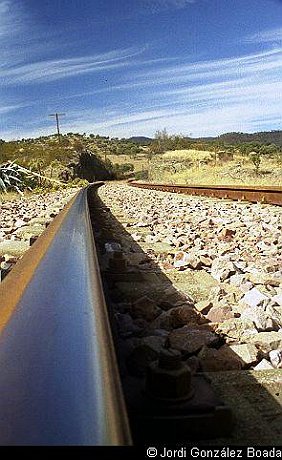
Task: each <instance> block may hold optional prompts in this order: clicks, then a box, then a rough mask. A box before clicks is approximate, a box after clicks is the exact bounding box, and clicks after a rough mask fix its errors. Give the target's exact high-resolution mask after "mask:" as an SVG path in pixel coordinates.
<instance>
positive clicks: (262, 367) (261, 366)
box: [254, 359, 274, 371]
mask: <svg viewBox="0 0 282 460" xmlns="http://www.w3.org/2000/svg"><path fill="white" fill-rule="evenodd" d="M270 369H272V370H273V369H274V368H273V366H272V365H271V364H270V362H269V361H267V359H262V360H261V361H260V362H259V363H258V364H257V365H256V366H255V367H254V371H267V370H270Z"/></svg>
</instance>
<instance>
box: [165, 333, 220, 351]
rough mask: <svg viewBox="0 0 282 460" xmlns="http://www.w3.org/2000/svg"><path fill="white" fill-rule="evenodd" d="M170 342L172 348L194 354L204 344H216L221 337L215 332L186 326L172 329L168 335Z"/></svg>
mask: <svg viewBox="0 0 282 460" xmlns="http://www.w3.org/2000/svg"><path fill="white" fill-rule="evenodd" d="M168 342H169V345H170V346H171V347H172V348H175V349H176V350H179V351H181V352H182V353H184V354H191V355H192V354H195V353H197V351H199V350H200V349H201V348H202V347H203V346H204V345H207V346H215V345H216V344H217V343H218V342H219V337H218V336H217V335H216V334H215V333H214V332H210V331H207V330H198V329H191V328H189V327H188V326H184V327H182V328H180V329H176V330H175V331H172V332H171V333H170V334H169V336H168Z"/></svg>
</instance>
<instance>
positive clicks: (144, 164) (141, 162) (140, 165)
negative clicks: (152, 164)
mask: <svg viewBox="0 0 282 460" xmlns="http://www.w3.org/2000/svg"><path fill="white" fill-rule="evenodd" d="M101 158H102V159H104V158H105V157H104V155H101ZM107 158H108V159H109V160H110V161H111V162H112V163H117V164H124V163H132V164H133V166H134V170H135V171H140V170H142V169H148V158H146V156H145V155H143V154H141V155H136V156H135V157H134V158H131V157H130V156H129V155H107Z"/></svg>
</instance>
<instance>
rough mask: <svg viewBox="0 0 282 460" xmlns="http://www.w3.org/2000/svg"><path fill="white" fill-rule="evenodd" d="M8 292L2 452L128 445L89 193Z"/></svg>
mask: <svg viewBox="0 0 282 460" xmlns="http://www.w3.org/2000/svg"><path fill="white" fill-rule="evenodd" d="M99 185H102V183H96V184H93V185H92V186H91V187H87V188H85V189H82V190H81V191H79V192H78V194H77V195H76V196H75V197H74V198H73V199H72V200H71V201H70V202H69V203H68V204H67V205H66V207H65V208H64V209H63V211H62V212H61V213H59V214H58V216H57V217H56V218H55V219H54V221H53V222H52V223H51V224H50V225H49V227H48V228H47V229H46V231H45V232H44V233H43V234H42V235H41V236H40V238H38V240H37V241H36V242H35V243H34V245H32V247H31V248H30V250H29V251H28V252H27V253H26V254H25V255H24V256H23V258H22V259H21V260H19V261H18V263H17V264H16V266H15V267H14V268H13V270H12V271H11V273H10V274H9V275H8V276H7V277H6V278H5V279H4V281H3V283H2V284H1V286H0V445H127V444H131V436H130V431H129V426H128V420H127V414H126V410H125V404H124V399H123V394H122V390H121V384H120V379H119V374H118V369H117V365H116V357H115V352H114V346H113V341H112V336H111V332H110V326H109V320H108V314H107V309H106V304H105V300H104V294H103V289H102V284H101V278H100V271H99V266H98V261H97V255H96V249H95V242H94V238H93V234H92V228H91V222H90V216H89V209H88V203H87V195H88V193H90V192H92V191H93V189H95V188H97V186H99Z"/></svg>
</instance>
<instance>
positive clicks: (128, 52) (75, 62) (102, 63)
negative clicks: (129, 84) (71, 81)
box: [1, 48, 144, 85]
mask: <svg viewBox="0 0 282 460" xmlns="http://www.w3.org/2000/svg"><path fill="white" fill-rule="evenodd" d="M143 51H144V48H139V49H136V48H127V49H118V50H112V51H109V52H106V53H102V54H96V55H92V56H82V57H73V58H68V59H51V60H42V61H38V62H33V63H30V64H25V65H22V64H21V65H16V66H8V67H6V68H5V67H4V68H2V72H1V76H2V78H3V79H4V81H5V83H6V84H7V85H11V84H19V83H20V84H27V83H36V82H49V81H54V80H59V79H62V78H67V77H73V76H77V75H82V74H85V73H91V72H98V71H104V70H110V69H114V68H119V67H124V66H125V65H127V63H128V61H129V60H130V59H132V58H134V57H136V56H138V55H140V54H142V52H143Z"/></svg>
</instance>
